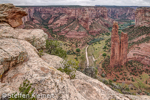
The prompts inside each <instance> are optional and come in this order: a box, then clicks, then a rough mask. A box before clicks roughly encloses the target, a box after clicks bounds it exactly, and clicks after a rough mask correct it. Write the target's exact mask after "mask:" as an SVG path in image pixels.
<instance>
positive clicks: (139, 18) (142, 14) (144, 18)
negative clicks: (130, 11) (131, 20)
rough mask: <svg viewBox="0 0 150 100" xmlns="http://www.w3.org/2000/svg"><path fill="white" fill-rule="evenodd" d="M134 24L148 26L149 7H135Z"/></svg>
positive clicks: (149, 19) (149, 24) (149, 20)
mask: <svg viewBox="0 0 150 100" xmlns="http://www.w3.org/2000/svg"><path fill="white" fill-rule="evenodd" d="M135 26H146V27H150V8H148V7H140V8H137V9H136V13H135Z"/></svg>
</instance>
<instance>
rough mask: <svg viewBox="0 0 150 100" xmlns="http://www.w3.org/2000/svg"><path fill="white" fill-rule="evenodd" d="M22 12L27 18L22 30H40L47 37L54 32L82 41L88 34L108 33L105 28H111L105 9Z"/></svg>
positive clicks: (52, 8) (74, 8)
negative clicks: (26, 14) (25, 13)
mask: <svg viewBox="0 0 150 100" xmlns="http://www.w3.org/2000/svg"><path fill="white" fill-rule="evenodd" d="M24 10H25V11H26V12H27V13H28V16H26V17H24V18H23V22H24V25H23V26H22V28H25V29H34V28H42V29H43V30H44V32H46V33H47V34H48V35H49V37H51V34H52V33H53V32H55V33H57V35H64V36H65V37H67V38H75V39H82V38H83V37H87V36H88V34H91V35H96V34H99V33H104V32H109V30H108V29H107V28H108V27H111V26H112V24H111V22H112V20H111V19H110V18H108V16H107V9H106V8H105V7H26V8H24ZM50 30H51V31H50ZM52 31H53V32H52ZM87 31H89V33H87Z"/></svg>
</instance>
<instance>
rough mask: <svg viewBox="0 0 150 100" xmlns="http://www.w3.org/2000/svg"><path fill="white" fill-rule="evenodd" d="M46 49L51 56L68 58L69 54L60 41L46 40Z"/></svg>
mask: <svg viewBox="0 0 150 100" xmlns="http://www.w3.org/2000/svg"><path fill="white" fill-rule="evenodd" d="M46 49H47V52H48V53H49V54H51V55H56V56H59V57H61V58H66V57H67V53H66V51H64V50H63V49H62V47H60V43H59V42H58V41H55V40H54V41H53V40H46Z"/></svg>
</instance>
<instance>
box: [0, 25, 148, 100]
mask: <svg viewBox="0 0 150 100" xmlns="http://www.w3.org/2000/svg"><path fill="white" fill-rule="evenodd" d="M7 28H10V26H9V25H7ZM0 29H1V32H0V33H2V35H1V38H0V60H1V58H2V60H1V61H5V60H6V59H7V61H8V62H13V61H15V62H16V63H17V64H16V63H12V64H13V66H12V68H10V69H9V70H8V71H7V72H5V73H4V76H3V77H2V81H1V82H0V99H1V98H2V97H4V95H3V96H2V94H5V96H9V95H8V94H12V93H16V92H18V93H19V86H20V84H22V83H23V81H24V80H25V79H28V80H29V81H30V82H31V83H32V87H33V88H35V90H34V94H38V95H41V96H42V95H47V97H46V96H45V98H37V100H110V99H118V100H131V99H135V100H146V99H147V100H149V99H150V97H149V96H132V95H124V94H120V93H117V92H115V91H113V90H112V89H111V88H109V87H107V86H106V85H105V84H103V83H102V82H100V81H98V80H96V79H92V78H91V77H88V76H86V75H84V74H83V73H81V72H79V71H77V72H76V77H75V79H72V80H70V78H69V76H68V75H67V74H66V73H62V72H60V71H58V70H57V69H56V68H59V67H63V66H62V64H61V61H62V60H63V59H62V58H59V57H57V56H54V55H49V54H46V53H44V55H43V56H42V57H41V58H40V57H39V55H38V52H37V48H38V47H35V46H34V45H32V43H30V41H28V39H31V38H32V35H29V37H28V39H27V38H26V36H23V37H22V38H21V39H20V38H14V37H15V36H14V35H15V34H13V33H15V32H16V30H17V29H12V30H11V34H12V35H11V34H9V33H7V31H6V26H4V24H3V25H2V26H0ZM10 29H11V28H10ZM23 31H24V32H27V34H28V31H27V30H23V29H22V30H21V31H18V32H19V34H26V33H22V32H23ZM39 31H40V30H39ZM5 33H6V34H5ZM16 33H17V32H16ZM36 33H38V31H36ZM40 34H43V35H44V36H45V37H43V38H45V39H47V37H48V36H47V35H45V34H46V33H44V32H42V33H40ZM43 35H42V36H43ZM16 36H18V34H16ZM35 36H36V37H35V38H39V37H38V35H35ZM30 37H31V38H30ZM38 41H40V40H38V39H37V41H35V42H38ZM40 42H41V44H44V45H45V44H46V43H45V41H40ZM3 52H4V53H3ZM21 54H22V56H21ZM6 55H8V56H6ZM25 58H27V59H26V60H24V59H25ZM16 59H18V60H16ZM9 65H11V64H9ZM3 66H4V65H0V73H1V72H3V70H1V69H3ZM4 98H5V97H4ZM2 99H3V98H2ZM5 99H6V98H5Z"/></svg>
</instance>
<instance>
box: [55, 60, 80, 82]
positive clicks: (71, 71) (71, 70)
mask: <svg viewBox="0 0 150 100" xmlns="http://www.w3.org/2000/svg"><path fill="white" fill-rule="evenodd" d="M61 63H62V65H63V67H60V68H58V70H59V71H61V72H65V73H66V74H68V75H69V76H70V78H71V79H74V78H75V73H76V70H77V68H78V67H79V62H78V61H76V60H68V61H63V62H61Z"/></svg>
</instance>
